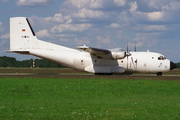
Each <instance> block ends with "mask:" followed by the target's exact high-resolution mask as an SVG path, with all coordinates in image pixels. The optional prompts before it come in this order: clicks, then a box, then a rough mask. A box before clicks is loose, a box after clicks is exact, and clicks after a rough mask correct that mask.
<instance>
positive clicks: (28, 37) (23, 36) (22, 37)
mask: <svg viewBox="0 0 180 120" xmlns="http://www.w3.org/2000/svg"><path fill="white" fill-rule="evenodd" d="M21 37H22V38H29V36H26V35H25V36H21Z"/></svg>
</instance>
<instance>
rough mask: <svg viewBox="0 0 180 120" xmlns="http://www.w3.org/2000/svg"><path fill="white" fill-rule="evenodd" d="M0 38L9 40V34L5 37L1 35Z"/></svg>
mask: <svg viewBox="0 0 180 120" xmlns="http://www.w3.org/2000/svg"><path fill="white" fill-rule="evenodd" d="M0 38H1V39H9V38H10V36H9V34H5V35H1V37H0Z"/></svg>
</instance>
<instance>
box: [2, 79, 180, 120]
mask: <svg viewBox="0 0 180 120" xmlns="http://www.w3.org/2000/svg"><path fill="white" fill-rule="evenodd" d="M179 93H180V81H178V80H174V81H171V80H162V79H161V77H156V78H155V77H154V78H152V77H147V78H146V77H144V78H140V79H136V80H134V79H133V77H132V78H131V77H130V78H129V77H128V79H125V78H124V79H114V78H112V79H111V78H109V77H106V76H103V77H89V78H88V76H87V77H86V78H81V77H79V78H78V77H77V78H73V77H71V78H68V77H67V78H61V77H59V78H53V77H52V78H39V77H33V76H32V77H22V78H21V77H14V78H13V77H7V76H6V77H2V78H0V119H2V120H11V119H12V120H14V119H15V120H19V119H24V120H37V119H38V120H39V119H40V120H46V119H47V120H48V119H49V120H60V119H61V120H62V119H64V120H68V119H69V120H71V119H72V120H79V119H80V120H82V119H85V120H87V119H88V120H89V119H102V120H109V119H111V120H114V119H115V120H121V119H127V120H129V119H137V120H139V119H149V120H152V119H155V120H157V119H158V120H159V119H160V120H161V119H162V120H166V119H167V120H170V119H171V120H172V119H177V120H178V119H180V95H179Z"/></svg>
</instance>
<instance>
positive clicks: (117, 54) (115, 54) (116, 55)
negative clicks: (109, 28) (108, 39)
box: [110, 48, 126, 60]
mask: <svg viewBox="0 0 180 120" xmlns="http://www.w3.org/2000/svg"><path fill="white" fill-rule="evenodd" d="M110 51H111V55H112V58H113V59H115V60H116V59H123V58H125V57H126V52H125V51H124V49H121V48H116V49H112V50H110Z"/></svg>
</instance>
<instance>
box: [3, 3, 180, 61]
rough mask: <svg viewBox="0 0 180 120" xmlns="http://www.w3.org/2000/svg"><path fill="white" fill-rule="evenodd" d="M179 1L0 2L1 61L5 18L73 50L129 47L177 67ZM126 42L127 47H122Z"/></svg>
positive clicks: (179, 53) (22, 57)
mask: <svg viewBox="0 0 180 120" xmlns="http://www.w3.org/2000/svg"><path fill="white" fill-rule="evenodd" d="M179 6H180V1H179V0H0V56H9V57H15V58H16V59H17V60H25V59H31V58H33V59H34V58H36V57H33V56H28V55H19V54H16V53H6V52H5V51H6V50H9V39H10V37H9V18H10V17H27V18H28V19H29V21H30V23H31V26H32V27H33V29H34V31H35V33H36V36H37V38H38V39H40V40H44V41H48V42H51V43H55V44H59V45H62V46H66V47H70V48H74V49H76V47H77V46H82V45H84V44H85V45H86V46H89V47H96V48H103V49H113V48H125V49H126V46H127V43H128V46H129V49H130V50H131V51H133V50H134V46H135V43H136V46H137V51H147V50H149V51H150V52H158V53H161V54H163V55H165V56H166V58H168V59H170V60H171V61H173V62H176V63H177V62H180V14H179V13H180V7H179ZM127 41H128V42H127Z"/></svg>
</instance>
